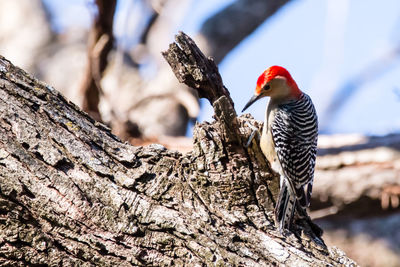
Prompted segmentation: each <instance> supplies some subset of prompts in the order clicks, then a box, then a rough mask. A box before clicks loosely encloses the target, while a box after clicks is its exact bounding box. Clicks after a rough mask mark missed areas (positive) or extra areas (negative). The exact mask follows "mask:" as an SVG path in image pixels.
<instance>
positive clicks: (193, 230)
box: [0, 34, 355, 266]
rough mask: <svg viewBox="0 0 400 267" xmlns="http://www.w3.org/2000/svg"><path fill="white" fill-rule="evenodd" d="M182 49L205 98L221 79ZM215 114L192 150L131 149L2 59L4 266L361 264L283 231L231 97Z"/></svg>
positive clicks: (298, 232) (303, 228) (299, 231)
mask: <svg viewBox="0 0 400 267" xmlns="http://www.w3.org/2000/svg"><path fill="white" fill-rule="evenodd" d="M179 38H181V39H179ZM179 38H178V39H177V41H178V47H181V48H183V50H182V51H181V53H180V57H178V58H179V59H181V60H182V62H187V61H185V60H186V59H185V58H184V57H186V56H188V58H189V59H190V60H191V61H190V62H187V64H186V63H185V64H184V65H183V66H182V68H181V72H180V73H181V74H182V75H187V77H190V78H189V79H194V80H196V81H198V82H199V81H203V82H204V84H203V86H199V88H200V90H201V89H202V88H206V85H205V84H207V83H208V82H207V81H209V79H210V77H213V78H215V77H216V76H219V74H218V73H217V72H216V73H214V74H212V75H210V73H207V70H206V69H207V68H206V67H205V65H203V63H202V62H205V61H204V59H203V61H197V60H196V59H199V58H202V57H204V56H203V55H202V54H195V55H192V49H187V48H191V47H192V46H194V44H192V43H191V42H190V40H189V39H188V37H186V36H184V35H183V34H180V37H179ZM188 40H189V41H188ZM186 46H187V47H186ZM167 53H169V52H167ZM185 53H186V54H185ZM181 60H179V61H181ZM208 63H210V64H212V61H209V62H208ZM206 65H207V64H206ZM213 68H214V67H213ZM216 70H217V69H216V67H215V68H214V71H216ZM191 73H192V74H193V73H195V74H196V76H192V75H191ZM215 75H216V76H215ZM213 78H212V79H213ZM199 84H201V83H199ZM221 86H222V82H221V83H220V84H219V85H218V88H220V89H222V88H221ZM222 92H223V91H222ZM223 94H224V93H223ZM213 106H214V109H215V113H216V121H215V122H213V123H203V124H198V125H196V127H195V130H194V133H193V136H194V146H193V151H191V152H189V153H187V154H185V155H183V154H181V153H179V152H176V151H170V150H167V149H166V148H164V147H163V146H161V145H156V144H154V145H150V146H147V147H132V146H130V145H129V144H127V143H121V142H120V141H119V140H118V138H116V137H115V136H114V135H112V134H111V133H110V130H109V129H108V128H107V127H105V126H104V125H102V124H100V123H97V122H95V121H94V120H93V119H91V118H90V117H89V116H87V114H85V113H83V112H81V111H80V110H79V109H78V108H77V107H76V106H74V105H73V104H71V103H70V102H68V101H66V100H65V99H64V98H63V97H62V96H61V95H60V94H59V93H58V92H57V91H56V90H55V89H53V88H52V87H50V86H48V85H45V84H44V83H42V82H39V81H37V80H36V79H34V78H33V77H31V76H29V75H28V74H27V73H25V72H24V71H22V70H20V69H18V68H16V67H14V66H13V65H12V64H11V63H10V62H9V61H7V60H6V59H4V58H0V264H1V265H4V266H6V265H13V266H26V265H34V264H48V265H62V266H70V265H78V264H79V265H81V264H82V265H83V264H85V265H86V266H94V265H96V266H98V265H101V266H111V265H113V266H115V265H123V266H127V265H135V266H137V265H152V266H167V265H178V266H204V265H218V266H266V265H280V264H287V265H292V266H298V265H308V266H326V265H339V264H343V265H355V263H354V262H353V261H352V260H350V259H349V258H347V257H346V256H345V255H344V253H343V252H341V251H340V250H338V249H336V248H327V247H326V246H325V245H324V244H323V241H322V240H321V239H320V238H318V237H316V236H314V235H313V233H312V231H311V230H310V227H309V225H308V223H307V222H302V221H299V223H300V224H299V225H298V226H296V228H295V229H294V233H285V234H284V235H281V234H280V233H279V232H278V231H277V230H276V227H275V225H274V223H273V220H272V218H271V216H272V209H273V203H274V198H275V195H276V193H277V190H278V188H277V184H278V182H277V180H276V178H274V176H273V175H272V174H271V173H270V172H269V168H268V164H267V162H266V161H265V159H264V158H263V157H262V156H261V153H260V151H259V148H258V146H257V145H255V144H253V146H252V148H250V149H244V148H243V146H242V143H243V142H244V140H246V139H247V136H248V134H249V132H248V131H249V130H248V127H245V126H244V123H245V121H247V119H246V118H244V117H239V118H237V117H236V114H235V111H234V109H233V107H232V103H231V102H230V101H229V100H228V97H227V96H221V97H219V98H218V99H216V100H215V101H214V102H213Z"/></svg>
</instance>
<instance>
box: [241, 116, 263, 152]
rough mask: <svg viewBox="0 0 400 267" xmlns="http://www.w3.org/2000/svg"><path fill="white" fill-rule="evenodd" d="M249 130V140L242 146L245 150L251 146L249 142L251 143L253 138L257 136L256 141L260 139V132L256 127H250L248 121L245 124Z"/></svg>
mask: <svg viewBox="0 0 400 267" xmlns="http://www.w3.org/2000/svg"><path fill="white" fill-rule="evenodd" d="M245 124H246V125H247V126H248V127H249V128H250V129H252V130H253V131H252V132H251V134H250V137H249V139H248V140H247V142H246V144H245V145H244V146H245V147H246V148H248V147H249V146H250V144H251V141H253V139H254V137H255V136H256V135H257V136H258V139H259V138H260V131H259V130H258V128H257V127H255V126H253V125H251V124H250V123H249V122H248V121H247V122H246V123H245Z"/></svg>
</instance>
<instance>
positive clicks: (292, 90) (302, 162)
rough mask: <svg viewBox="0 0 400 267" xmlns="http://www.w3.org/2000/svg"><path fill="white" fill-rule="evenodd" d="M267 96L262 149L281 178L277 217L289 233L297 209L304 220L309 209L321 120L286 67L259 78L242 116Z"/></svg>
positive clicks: (281, 226)
mask: <svg viewBox="0 0 400 267" xmlns="http://www.w3.org/2000/svg"><path fill="white" fill-rule="evenodd" d="M265 96H269V97H270V100H269V103H268V106H267V109H266V112H265V121H264V126H263V130H262V134H261V139H260V147H261V150H262V152H263V154H264V155H265V157H266V158H267V160H268V161H269V162H270V164H271V167H272V169H273V170H274V171H275V172H277V173H278V174H279V175H280V192H279V197H278V201H277V204H276V207H275V217H276V221H277V222H278V224H279V229H280V231H281V232H282V231H283V229H288V230H290V227H291V224H292V219H293V215H294V212H295V210H296V207H297V210H298V212H299V215H300V216H302V215H303V214H306V213H305V212H306V211H305V208H306V207H308V206H309V205H310V198H311V192H312V185H313V179H314V167H315V158H316V152H317V139H318V118H317V113H316V111H315V108H314V105H313V103H312V101H311V98H310V97H309V96H308V95H307V94H305V93H303V92H302V91H301V90H300V89H299V87H298V86H297V84H296V82H295V81H294V80H293V78H292V76H291V75H290V73H289V72H288V71H287V70H286V69H285V68H283V67H280V66H272V67H269V68H268V69H266V70H265V71H264V72H263V73H262V74H261V75H260V77H259V78H258V80H257V86H256V90H255V94H254V96H253V97H252V98H251V99H250V100H249V102H248V103H247V104H246V105H245V107H244V108H243V110H242V112H243V111H245V110H246V109H247V108H248V107H249V106H250V105H252V104H253V103H254V102H256V101H257V100H259V99H261V98H263V97H265Z"/></svg>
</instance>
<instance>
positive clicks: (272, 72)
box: [256, 66, 301, 94]
mask: <svg viewBox="0 0 400 267" xmlns="http://www.w3.org/2000/svg"><path fill="white" fill-rule="evenodd" d="M276 76H283V77H285V78H286V81H287V83H288V85H289V86H290V87H291V88H292V90H293V93H294V94H299V93H301V92H300V90H299V87H298V86H297V84H296V82H295V81H294V80H293V78H292V75H290V73H289V72H288V71H287V70H286V69H285V68H283V67H281V66H271V67H269V68H268V69H266V70H265V71H264V72H263V73H262V74H261V75H260V77H258V80H257V87H256V93H257V94H260V93H261V90H262V88H263V87H264V86H265V84H266V83H267V82H269V81H271V80H272V79H274V78H275V77H276Z"/></svg>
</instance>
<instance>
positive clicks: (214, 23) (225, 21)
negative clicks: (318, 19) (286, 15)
mask: <svg viewBox="0 0 400 267" xmlns="http://www.w3.org/2000/svg"><path fill="white" fill-rule="evenodd" d="M288 2H289V0H278V1H265V0H237V1H234V2H233V3H232V4H230V5H228V6H227V7H226V8H224V9H222V10H221V11H219V12H218V13H217V14H215V15H214V16H212V17H210V18H209V19H208V20H206V22H205V23H204V24H203V26H202V27H201V30H200V36H201V38H204V39H206V42H205V43H204V44H203V43H202V46H201V47H202V49H205V53H207V54H209V55H212V57H213V58H214V60H215V62H217V63H220V62H221V61H222V59H223V58H224V57H225V56H226V55H227V54H228V53H229V52H230V51H231V50H232V49H233V48H234V47H236V46H237V45H238V44H239V43H240V42H241V41H242V40H244V39H245V38H246V37H247V36H249V35H250V34H251V33H252V32H253V31H254V30H255V29H256V28H257V27H258V26H260V25H261V24H262V23H263V22H264V21H265V20H266V19H267V18H269V17H271V16H272V15H273V14H275V12H277V11H278V10H279V9H280V8H281V7H282V6H284V5H285V4H286V3H288ZM203 46H205V47H203Z"/></svg>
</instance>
